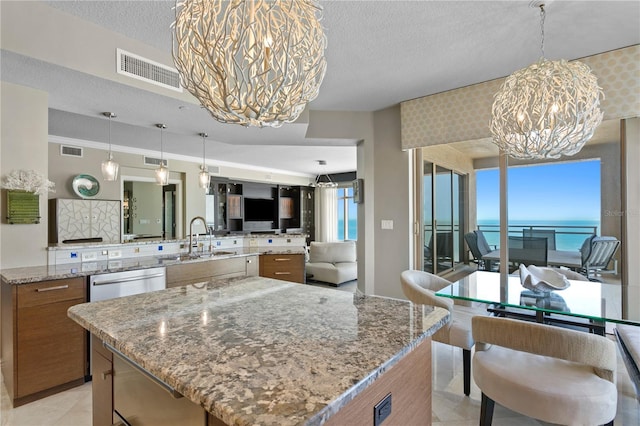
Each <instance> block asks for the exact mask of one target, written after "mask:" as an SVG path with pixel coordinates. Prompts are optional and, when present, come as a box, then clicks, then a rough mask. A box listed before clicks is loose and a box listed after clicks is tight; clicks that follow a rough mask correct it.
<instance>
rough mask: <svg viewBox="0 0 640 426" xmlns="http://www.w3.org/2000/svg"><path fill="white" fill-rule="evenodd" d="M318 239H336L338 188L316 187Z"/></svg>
mask: <svg viewBox="0 0 640 426" xmlns="http://www.w3.org/2000/svg"><path fill="white" fill-rule="evenodd" d="M315 195H316V197H315V198H316V203H315V218H316V236H315V237H316V241H336V240H337V234H338V189H337V188H322V187H316V194H315Z"/></svg>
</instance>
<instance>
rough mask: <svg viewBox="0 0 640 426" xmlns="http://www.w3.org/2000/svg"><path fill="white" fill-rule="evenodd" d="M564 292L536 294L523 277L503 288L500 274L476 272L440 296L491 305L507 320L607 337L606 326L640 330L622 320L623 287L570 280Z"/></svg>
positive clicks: (510, 278) (512, 279)
mask: <svg viewBox="0 0 640 426" xmlns="http://www.w3.org/2000/svg"><path fill="white" fill-rule="evenodd" d="M569 282H570V284H571V285H570V286H569V287H568V288H566V289H564V290H555V291H551V292H548V293H536V292H533V291H531V290H528V289H526V288H524V287H523V286H522V284H521V283H520V277H519V276H517V275H516V276H513V275H510V276H508V277H507V283H506V285H502V284H501V277H500V274H499V273H497V272H487V271H476V272H474V273H472V274H471V275H468V276H466V277H464V278H462V279H461V280H459V281H456V282H454V283H452V284H451V285H448V286H447V287H444V288H443V289H441V290H439V291H437V292H436V295H437V296H442V297H448V298H452V299H458V300H465V301H469V302H480V303H485V304H487V305H488V308H487V310H488V311H489V312H491V313H493V314H495V315H498V316H506V317H512V318H519V319H525V320H532V321H537V322H540V323H546V324H564V325H568V326H572V327H585V328H587V329H589V331H591V332H593V333H597V334H602V335H603V334H604V333H605V326H606V323H620V324H629V325H635V326H640V321H633V320H629V319H624V318H623V317H622V303H621V297H622V287H621V285H620V284H608V283H601V282H594V281H574V280H570V281H569Z"/></svg>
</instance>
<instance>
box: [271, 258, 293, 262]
mask: <svg viewBox="0 0 640 426" xmlns="http://www.w3.org/2000/svg"><path fill="white" fill-rule="evenodd" d="M273 260H275V261H276V262H288V261H290V260H291V259H290V258H288V257H278V258H276V259H273Z"/></svg>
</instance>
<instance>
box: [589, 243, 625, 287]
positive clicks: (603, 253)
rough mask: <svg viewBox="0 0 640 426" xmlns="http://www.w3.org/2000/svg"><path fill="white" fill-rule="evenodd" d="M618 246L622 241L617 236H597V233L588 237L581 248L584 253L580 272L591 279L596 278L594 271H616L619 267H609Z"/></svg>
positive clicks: (599, 272) (600, 272)
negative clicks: (611, 268)
mask: <svg viewBox="0 0 640 426" xmlns="http://www.w3.org/2000/svg"><path fill="white" fill-rule="evenodd" d="M618 247H620V241H618V239H617V238H615V237H596V236H595V235H592V236H591V237H588V238H587V239H586V240H585V242H584V243H583V244H582V248H581V249H580V252H581V253H582V267H581V268H580V273H582V274H584V275H585V276H586V277H587V278H588V279H589V280H595V278H593V274H594V273H598V274H602V273H616V272H617V271H616V269H617V268H614V269H613V270H610V269H608V267H609V263H610V262H611V259H612V258H613V256H614V255H615V254H616V251H617V250H618Z"/></svg>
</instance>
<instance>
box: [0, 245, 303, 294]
mask: <svg viewBox="0 0 640 426" xmlns="http://www.w3.org/2000/svg"><path fill="white" fill-rule="evenodd" d="M230 252H232V253H233V254H229V253H230ZM221 253H224V254H216V255H214V256H209V255H208V253H205V254H204V255H203V256H202V257H197V258H193V259H182V258H180V254H167V255H161V256H144V257H131V258H123V259H113V260H100V261H95V262H92V261H89V262H82V263H80V262H78V263H68V264H61V265H49V266H30V267H24V268H9V269H2V270H0V278H2V281H3V282H4V283H6V284H10V285H18V284H28V283H34V282H38V281H48V280H58V279H64V278H73V277H83V276H89V275H96V274H104V273H110V272H123V271H133V270H138V269H148V268H155V267H158V266H167V265H175V264H182V263H195V262H206V261H209V260H213V259H225V258H231V257H244V256H250V255H255V254H292V253H293V254H303V253H304V249H303V248H293V249H289V248H284V247H283V248H279V247H252V248H239V249H234V250H221Z"/></svg>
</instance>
